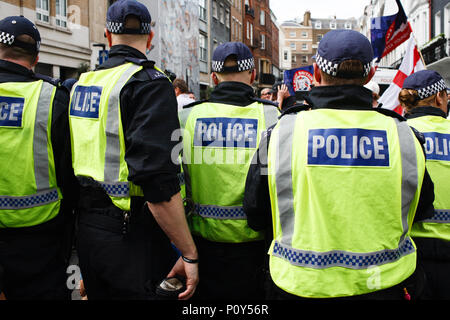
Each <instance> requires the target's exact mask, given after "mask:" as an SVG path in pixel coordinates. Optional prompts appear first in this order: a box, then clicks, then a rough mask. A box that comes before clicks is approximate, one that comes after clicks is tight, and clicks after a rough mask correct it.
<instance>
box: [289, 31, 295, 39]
mask: <svg viewBox="0 0 450 320" xmlns="http://www.w3.org/2000/svg"><path fill="white" fill-rule="evenodd" d="M289 36H290V37H291V38H295V37H296V36H297V33H296V32H295V31H291V32H290V33H289Z"/></svg>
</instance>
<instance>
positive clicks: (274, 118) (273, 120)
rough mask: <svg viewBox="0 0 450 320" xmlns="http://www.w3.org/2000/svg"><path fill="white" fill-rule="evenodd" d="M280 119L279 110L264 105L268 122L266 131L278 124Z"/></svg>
mask: <svg viewBox="0 0 450 320" xmlns="http://www.w3.org/2000/svg"><path fill="white" fill-rule="evenodd" d="M278 117H279V112H278V108H277V107H275V106H272V105H267V104H265V105H264V118H265V121H266V130H267V129H269V128H270V127H272V126H273V125H275V124H277V122H278Z"/></svg>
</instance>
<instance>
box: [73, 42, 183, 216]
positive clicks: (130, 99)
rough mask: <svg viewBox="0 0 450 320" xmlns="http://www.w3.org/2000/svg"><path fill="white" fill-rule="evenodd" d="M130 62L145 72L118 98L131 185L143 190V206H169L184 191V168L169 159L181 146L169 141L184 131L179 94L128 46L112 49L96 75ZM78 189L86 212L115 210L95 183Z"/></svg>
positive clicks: (132, 80)
mask: <svg viewBox="0 0 450 320" xmlns="http://www.w3.org/2000/svg"><path fill="white" fill-rule="evenodd" d="M129 59H135V60H141V61H140V62H141V65H142V66H143V67H144V69H143V70H141V71H139V72H137V73H136V74H134V75H133V76H132V77H131V78H130V80H129V81H128V82H127V83H126V85H125V87H124V88H123V89H122V92H121V95H120V110H121V117H122V125H123V128H124V136H125V146H126V150H125V161H126V162H127V165H128V168H129V172H130V173H129V177H128V179H129V181H131V182H133V183H134V184H136V185H138V186H141V187H142V189H143V191H144V199H145V201H149V202H151V203H160V202H165V201H169V200H170V199H171V198H172V196H173V195H175V194H177V193H178V192H179V191H180V185H179V180H178V176H177V175H178V173H179V172H180V168H179V166H178V165H176V164H175V163H174V162H173V161H172V159H171V153H172V150H173V148H174V147H175V146H176V144H177V143H178V141H171V137H172V134H173V133H174V132H175V131H176V130H178V129H179V127H180V125H179V121H178V114H177V100H176V97H175V92H174V89H173V86H172V84H171V83H170V81H169V80H168V78H167V77H166V76H165V75H164V74H163V73H161V72H159V71H156V70H155V69H154V68H153V66H154V62H153V61H148V60H147V58H146V56H145V55H144V54H143V53H141V52H140V51H138V50H136V49H134V48H132V47H129V46H126V45H118V46H113V47H112V48H111V50H110V53H109V59H108V60H107V61H106V62H105V63H104V64H103V65H101V66H100V67H99V68H98V69H97V70H105V69H111V68H115V67H117V66H120V65H122V64H125V63H128V62H129ZM80 183H81V185H82V196H83V197H84V201H83V202H82V203H80V205H81V206H82V208H83V207H87V208H92V207H95V208H105V207H110V208H112V203H111V202H110V201H109V199H108V198H107V197H105V195H106V193H105V192H102V191H100V190H98V188H96V189H95V184H94V183H93V181H91V180H88V179H83V178H81V179H80ZM93 190H94V192H93ZM137 199H139V198H132V204H131V205H132V211H133V207H134V205H135V204H136V205H138V206H141V204H142V203H141V202H142V201H136V200H137ZM141 200H142V199H141ZM137 202H139V203H137Z"/></svg>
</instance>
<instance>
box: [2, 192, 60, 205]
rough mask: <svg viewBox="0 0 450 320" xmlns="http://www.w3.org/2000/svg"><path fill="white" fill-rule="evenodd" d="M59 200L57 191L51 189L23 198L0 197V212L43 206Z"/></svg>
mask: <svg viewBox="0 0 450 320" xmlns="http://www.w3.org/2000/svg"><path fill="white" fill-rule="evenodd" d="M58 199H59V195H58V190H57V189H51V190H45V191H42V192H38V193H36V194H34V195H31V196H24V197H0V210H20V209H29V208H34V207H39V206H43V205H46V204H49V203H52V202H56V201H58Z"/></svg>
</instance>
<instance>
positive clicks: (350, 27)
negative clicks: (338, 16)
mask: <svg viewBox="0 0 450 320" xmlns="http://www.w3.org/2000/svg"><path fill="white" fill-rule="evenodd" d="M345 29H347V30H351V29H352V23H351V22H346V23H345Z"/></svg>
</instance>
